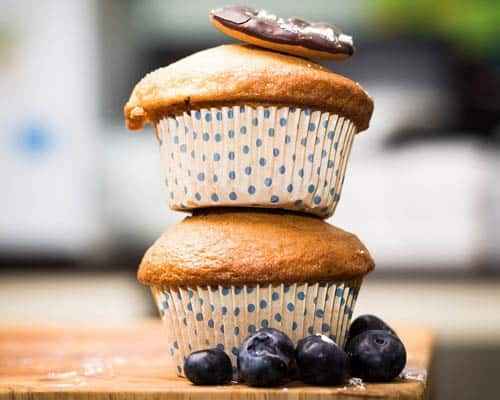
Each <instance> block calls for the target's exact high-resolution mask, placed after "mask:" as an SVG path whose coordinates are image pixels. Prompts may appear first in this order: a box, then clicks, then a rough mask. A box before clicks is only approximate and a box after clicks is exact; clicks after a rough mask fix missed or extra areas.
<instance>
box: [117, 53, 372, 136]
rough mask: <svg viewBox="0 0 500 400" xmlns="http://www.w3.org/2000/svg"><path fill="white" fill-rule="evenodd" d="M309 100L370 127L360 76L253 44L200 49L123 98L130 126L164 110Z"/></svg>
mask: <svg viewBox="0 0 500 400" xmlns="http://www.w3.org/2000/svg"><path fill="white" fill-rule="evenodd" d="M240 104H249V105H278V106H305V107H311V108H314V109H319V110H323V111H328V112H331V113H336V114H339V115H341V116H343V117H346V118H349V119H350V120H352V121H353V123H354V124H355V125H356V128H357V130H358V132H359V131H363V130H365V129H367V128H368V124H369V121H370V117H371V115H372V112H373V101H372V99H371V98H370V97H369V96H368V94H367V93H366V92H365V91H364V90H363V88H362V87H361V86H360V85H359V84H358V83H356V82H353V81H352V80H350V79H348V78H345V77H343V76H341V75H337V74H335V73H333V72H331V71H330V70H328V69H327V68H325V67H323V66H321V65H319V64H316V63H314V62H312V61H309V60H306V59H302V58H299V57H295V56H291V55H286V54H281V53H277V52H274V51H270V50H265V49H261V48H258V47H254V46H250V45H224V46H219V47H214V48H211V49H208V50H204V51H200V52H198V53H195V54H193V55H191V56H189V57H186V58H183V59H182V60H180V61H177V62H175V63H173V64H171V65H169V66H167V67H163V68H160V69H157V70H156V71H153V72H151V73H149V74H147V75H146V76H145V77H144V78H143V79H142V80H141V81H140V82H139V83H138V84H137V85H136V86H135V88H134V90H133V91H132V94H131V96H130V99H129V100H128V102H127V103H126V104H125V107H124V113H125V119H126V122H127V126H128V128H129V129H141V128H142V127H143V126H144V124H145V123H148V122H154V121H156V120H158V119H160V118H161V117H163V116H165V115H175V114H179V113H182V112H184V111H187V110H192V109H200V108H209V107H222V106H228V105H240Z"/></svg>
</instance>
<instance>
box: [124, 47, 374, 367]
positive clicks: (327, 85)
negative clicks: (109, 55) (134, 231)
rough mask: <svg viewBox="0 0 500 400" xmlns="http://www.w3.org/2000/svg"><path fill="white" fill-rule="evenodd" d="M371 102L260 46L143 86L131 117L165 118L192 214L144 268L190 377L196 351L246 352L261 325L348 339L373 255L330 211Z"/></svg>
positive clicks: (179, 198) (176, 180)
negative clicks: (336, 222)
mask: <svg viewBox="0 0 500 400" xmlns="http://www.w3.org/2000/svg"><path fill="white" fill-rule="evenodd" d="M372 110H373V103H372V100H371V99H370V97H369V96H368V95H367V94H366V93H365V91H364V90H363V89H362V88H361V87H360V86H359V85H358V84H357V83H355V82H353V81H351V80H349V79H347V78H345V77H342V76H340V75H337V74H335V73H333V72H331V71H329V70H328V69H326V68H324V67H322V66H320V65H319V64H316V63H314V62H312V61H310V60H307V59H304V58H300V57H296V56H292V55H285V54H282V53H278V52H275V51H270V50H267V49H263V48H259V47H254V46H250V45H225V46H220V47H215V48H212V49H208V50H205V51H201V52H199V53H196V54H193V55H191V56H189V57H187V58H184V59H182V60H180V61H178V62H176V63H174V64H171V65H169V66H167V67H164V68H160V69H158V70H156V71H154V72H152V73H150V74H148V75H146V77H144V78H143V79H142V80H141V81H140V82H139V83H138V84H137V85H136V87H135V89H134V90H133V92H132V95H131V97H130V99H129V101H128V102H127V104H126V105H125V116H126V121H127V125H128V127H129V128H130V129H141V128H142V127H143V126H144V124H146V123H151V124H153V125H154V126H155V128H156V135H157V138H158V141H159V144H160V151H161V164H162V170H163V173H164V176H165V185H166V186H167V192H168V198H169V205H170V208H172V209H174V210H183V211H188V212H191V213H192V216H189V217H187V218H186V219H185V220H184V221H182V222H180V223H178V224H176V225H174V226H171V227H170V228H169V229H167V231H165V233H164V234H163V235H162V236H161V237H160V238H159V239H158V240H157V241H156V243H155V244H153V246H152V247H151V248H150V249H149V250H148V251H147V252H146V254H145V256H144V259H143V261H142V263H141V265H140V268H139V272H138V278H139V280H140V281H141V282H142V283H144V284H146V285H148V286H150V287H151V289H152V292H153V296H154V298H155V301H156V303H157V305H158V308H159V310H160V314H161V317H162V319H163V321H164V322H165V325H166V327H167V329H166V331H167V335H168V349H169V352H170V354H171V355H172V357H173V358H174V360H175V365H176V368H177V372H178V373H179V374H181V375H182V374H183V370H182V368H183V363H184V359H185V357H187V355H189V354H190V353H191V352H192V351H195V350H200V349H204V348H208V347H219V348H221V349H224V350H225V351H226V352H227V353H228V354H229V355H230V356H232V357H234V356H235V355H236V354H237V351H238V348H239V346H240V344H241V342H242V341H243V340H244V339H245V337H246V336H247V335H248V334H251V333H254V332H255V331H256V330H258V329H259V328H261V327H273V328H277V329H279V330H281V331H283V332H285V333H286V334H287V335H289V336H290V338H291V339H292V340H293V341H294V342H297V341H298V340H299V339H301V338H303V337H304V336H306V335H310V334H314V333H322V334H325V335H328V336H330V337H332V338H333V339H334V340H335V341H336V342H337V343H338V344H339V345H343V343H344V341H345V336H346V331H347V329H348V327H349V321H350V319H351V315H352V311H353V307H354V304H355V302H356V298H357V296H358V292H359V288H360V285H361V281H362V278H363V276H364V275H365V274H367V273H368V272H370V271H371V270H372V269H373V268H374V263H373V260H372V258H371V256H370V254H369V252H368V250H367V249H366V248H365V247H364V245H363V244H362V243H361V242H360V241H359V239H358V238H357V237H356V236H354V235H352V234H350V233H348V232H345V231H343V230H341V229H339V228H336V227H334V226H332V225H330V224H328V223H326V222H325V221H323V219H324V218H327V217H330V216H331V215H332V214H333V212H334V210H335V207H336V206H337V204H338V201H339V199H340V193H341V189H342V185H343V183H344V176H345V171H346V165H347V160H348V158H349V153H350V151H351V146H352V143H353V140H354V138H355V136H356V134H357V133H358V132H360V131H362V130H364V129H366V128H367V127H368V123H369V119H370V117H371V114H372Z"/></svg>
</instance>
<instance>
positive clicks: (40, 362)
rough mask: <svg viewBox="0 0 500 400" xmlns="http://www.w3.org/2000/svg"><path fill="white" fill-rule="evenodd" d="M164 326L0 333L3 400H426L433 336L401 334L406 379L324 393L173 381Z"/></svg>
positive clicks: (9, 329) (300, 388)
mask: <svg viewBox="0 0 500 400" xmlns="http://www.w3.org/2000/svg"><path fill="white" fill-rule="evenodd" d="M162 330H163V327H162V326H161V325H160V323H159V322H158V323H155V322H148V323H144V324H140V325H136V326H123V327H116V328H89V327H71V328H69V327H56V326H52V327H3V328H2V327H0V400H4V399H8V400H26V399H33V398H37V399H50V400H66V399H68V400H69V399H86V400H125V399H134V400H157V399H160V398H161V399H167V400H174V399H175V400H188V399H190V400H196V399H200V400H201V399H203V400H210V399H232V400H240V399H252V400H260V399H261V400H272V399H294V400H313V399H314V400H316V399H332V398H335V399H336V400H346V399H374V398H376V399H381V398H383V399H385V398H387V399H423V398H424V397H425V392H426V375H427V373H426V370H427V368H428V366H429V361H430V357H431V350H432V343H433V339H432V335H431V334H430V333H429V332H428V331H426V330H423V329H412V328H404V327H399V328H398V332H399V333H400V336H401V337H402V339H403V341H404V342H405V344H406V346H407V350H408V353H409V354H408V355H409V357H408V369H407V378H406V379H400V380H398V381H396V382H393V383H390V384H368V385H363V386H355V385H346V386H344V387H337V388H321V387H312V386H305V385H303V384H299V383H294V384H291V385H289V386H287V387H284V388H275V389H254V388H249V387H247V386H244V385H229V386H210V387H200V386H193V385H191V384H190V383H189V382H188V381H186V380H184V379H181V378H178V377H175V376H169V375H168V374H167V373H166V371H167V370H168V369H169V368H168V365H169V359H168V357H167V355H166V348H165V345H164V341H163V331H162Z"/></svg>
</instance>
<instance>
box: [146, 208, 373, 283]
mask: <svg viewBox="0 0 500 400" xmlns="http://www.w3.org/2000/svg"><path fill="white" fill-rule="evenodd" d="M373 268H374V262H373V259H372V258H371V256H370V253H369V252H368V250H367V249H366V247H365V246H364V245H363V243H361V241H360V240H359V239H358V238H357V237H356V236H355V235H353V234H351V233H348V232H346V231H344V230H342V229H339V228H336V227H335V226H333V225H330V224H328V223H326V222H324V221H322V220H320V219H317V218H314V217H308V216H302V215H297V214H287V213H284V212H274V213H269V212H266V211H255V210H245V211H241V210H240V211H233V210H222V209H221V210H212V211H210V213H206V214H199V215H196V216H192V217H187V218H186V219H184V220H183V221H182V222H180V223H177V224H175V225H173V226H171V227H170V228H169V229H168V230H167V231H166V232H165V233H164V234H163V235H162V236H161V237H160V238H159V239H158V240H157V241H156V243H154V244H153V246H151V247H150V248H149V250H148V251H147V252H146V254H145V256H144V258H143V260H142V262H141V265H140V267H139V272H138V279H139V281H141V282H142V283H144V284H146V285H150V286H163V287H179V286H181V287H185V286H191V287H193V286H214V285H224V286H230V285H235V286H242V285H244V284H257V283H259V284H269V283H295V282H323V281H336V280H345V279H351V278H357V277H360V276H363V275H365V274H367V273H368V272H370V271H371V270H372V269H373Z"/></svg>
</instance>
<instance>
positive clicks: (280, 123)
mask: <svg viewBox="0 0 500 400" xmlns="http://www.w3.org/2000/svg"><path fill="white" fill-rule="evenodd" d="M156 130H157V137H158V139H159V142H160V148H161V160H162V161H161V163H162V169H163V173H164V176H165V184H166V186H167V188H168V197H169V206H170V208H172V209H174V210H185V209H193V208H203V207H220V206H231V207H235V206H236V207H265V208H284V209H290V210H297V211H305V212H309V213H313V214H315V215H319V216H321V217H324V218H326V217H329V216H331V215H332V214H333V212H334V210H335V207H336V206H337V203H338V201H339V199H340V194H341V191H342V185H343V183H344V177H345V171H346V166H347V160H348V158H349V154H350V151H351V146H352V142H353V140H354V136H355V134H356V127H355V126H354V124H353V123H352V122H351V121H350V120H348V119H346V118H343V117H341V116H339V115H335V114H330V113H327V112H322V111H314V110H312V111H311V110H309V109H300V108H291V107H280V108H278V107H263V106H259V107H256V108H254V107H250V106H234V107H222V108H211V109H201V110H197V111H194V110H193V111H190V112H185V113H183V114H182V115H178V116H176V117H170V118H164V119H162V120H160V121H159V122H158V123H157V124H156Z"/></svg>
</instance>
